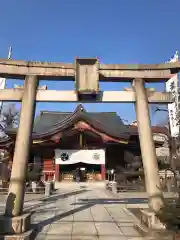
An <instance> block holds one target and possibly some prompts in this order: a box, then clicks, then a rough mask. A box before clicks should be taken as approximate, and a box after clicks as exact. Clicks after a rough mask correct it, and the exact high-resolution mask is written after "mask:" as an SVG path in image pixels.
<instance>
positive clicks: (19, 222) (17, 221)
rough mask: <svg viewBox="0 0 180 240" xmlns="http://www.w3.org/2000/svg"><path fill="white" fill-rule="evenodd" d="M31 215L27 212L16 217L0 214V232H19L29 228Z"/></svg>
mask: <svg viewBox="0 0 180 240" xmlns="http://www.w3.org/2000/svg"><path fill="white" fill-rule="evenodd" d="M30 220H31V215H30V214H29V213H27V214H23V215H21V216H18V217H12V218H10V217H6V216H0V234H14V233H16V234H21V233H24V232H26V231H28V230H29V229H30Z"/></svg>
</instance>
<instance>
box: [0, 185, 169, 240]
mask: <svg viewBox="0 0 180 240" xmlns="http://www.w3.org/2000/svg"><path fill="white" fill-rule="evenodd" d="M59 187H60V189H59V190H58V192H57V193H56V194H54V195H52V196H51V197H49V198H46V197H44V195H37V194H29V195H26V197H25V209H28V210H29V211H31V212H32V223H33V226H34V227H35V228H36V239H37V240H40V239H45V240H51V239H52V240H53V239H59V240H62V239H63V240H69V239H72V240H82V239H84V240H96V239H102V240H103V239H104V240H106V239H107V240H108V239H109V240H111V239H112V240H116V239H119V240H142V239H143V238H142V237H141V236H140V235H139V233H137V232H136V231H135V230H134V228H133V225H134V223H135V222H136V221H138V220H137V219H136V218H135V217H134V216H133V215H132V213H131V212H130V211H128V208H138V207H139V208H146V207H148V205H147V196H146V194H145V193H121V194H120V195H119V196H118V198H117V199H116V198H113V197H112V196H111V195H110V194H108V192H107V191H105V190H104V189H105V188H104V186H103V185H94V184H92V185H91V184H69V185H68V184H62V185H60V186H59ZM167 197H170V196H167ZM4 200H5V196H2V195H1V196H0V212H3V211H4V202H5V201H4Z"/></svg>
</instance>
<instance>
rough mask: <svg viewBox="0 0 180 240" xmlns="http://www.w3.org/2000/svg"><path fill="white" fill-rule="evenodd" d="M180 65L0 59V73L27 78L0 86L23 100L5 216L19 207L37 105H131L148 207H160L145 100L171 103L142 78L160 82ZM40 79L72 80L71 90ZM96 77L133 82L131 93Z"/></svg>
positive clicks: (6, 95) (2, 95) (1, 95)
mask: <svg viewBox="0 0 180 240" xmlns="http://www.w3.org/2000/svg"><path fill="white" fill-rule="evenodd" d="M179 69H180V62H176V63H164V64H154V65H153V64H149V65H143V64H142V65H138V64H134V65H133V64H129V65H125V64H100V63H99V61H98V59H97V58H87V59H86V58H77V59H75V63H74V64H69V63H51V62H31V61H19V60H17V61H14V60H6V59H0V77H6V78H16V79H17V78H18V79H25V86H24V88H23V89H4V90H0V101H1V100H2V101H22V108H21V115H20V124H19V129H18V132H17V137H16V144H15V152H14V158H13V166H12V173H11V181H10V187H9V193H8V199H7V204H6V213H5V214H6V216H10V217H11V216H19V215H21V214H22V211H23V202H24V189H25V177H26V168H27V164H28V157H29V146H30V145H31V134H32V128H33V119H34V110H35V103H36V102H37V101H41V102H78V101H81V102H109V103H110V102H111V103H112V102H113V103H114V102H116V103H117V102H118V103H122V102H124V103H135V106H136V107H135V108H136V115H137V122H138V129H139V139H140V146H141V153H142V160H143V166H144V171H145V179H146V190H147V193H148V195H149V205H150V206H151V207H152V208H153V209H154V210H155V211H158V210H159V208H160V207H161V206H162V205H163V200H162V192H161V190H160V180H159V175H158V165H157V159H156V153H155V146H154V142H153V138H152V133H151V125H150V117H149V109H148V103H158V104H161V103H162V104H167V103H170V102H172V96H171V93H167V92H155V91H147V89H146V88H145V82H163V81H167V80H168V79H170V78H171V77H172V75H173V74H175V73H177V72H178V71H179ZM41 79H52V80H59V81H60V80H62V79H63V80H70V81H75V90H74V91H57V90H38V81H39V80H41ZM99 81H104V82H111V81H116V82H126V81H128V82H132V86H133V91H101V90H100V89H99Z"/></svg>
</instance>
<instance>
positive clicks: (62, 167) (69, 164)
mask: <svg viewBox="0 0 180 240" xmlns="http://www.w3.org/2000/svg"><path fill="white" fill-rule="evenodd" d="M16 132H17V130H16V129H7V134H8V136H9V137H8V138H6V139H4V140H1V141H0V148H1V149H2V148H6V149H9V151H11V152H12V155H13V151H14V143H15V138H16ZM152 132H153V135H158V134H161V135H163V136H164V135H166V130H165V128H162V127H152ZM32 142H33V144H32V146H31V154H30V159H29V163H35V164H38V163H39V164H40V165H41V166H42V174H43V176H44V179H45V180H48V179H54V180H56V181H73V171H74V170H76V169H77V168H79V169H82V170H85V172H86V180H85V181H102V180H105V179H106V170H107V169H115V168H116V167H117V166H122V167H124V168H126V166H127V159H126V156H127V154H126V153H127V152H130V153H131V155H133V156H134V157H135V156H141V151H140V144H139V137H138V130H137V125H136V124H135V123H134V124H132V125H125V124H124V123H123V121H122V120H121V118H120V117H119V116H118V115H117V113H115V112H87V111H86V110H85V109H84V107H83V106H82V105H81V104H79V105H78V106H77V108H76V109H75V111H74V112H71V113H70V112H52V111H42V112H41V113H40V115H39V116H38V117H37V118H36V119H35V122H34V129H33V134H32ZM155 144H156V146H161V145H162V144H163V140H162V139H160V140H157V139H155Z"/></svg>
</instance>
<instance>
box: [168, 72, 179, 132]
mask: <svg viewBox="0 0 180 240" xmlns="http://www.w3.org/2000/svg"><path fill="white" fill-rule="evenodd" d="M166 91H167V92H171V93H172V95H173V103H170V104H168V112H169V122H170V130H171V136H172V137H177V136H178V135H179V127H180V126H179V117H178V111H179V109H178V96H179V93H178V74H176V75H174V76H173V77H172V78H171V79H169V80H168V81H167V82H166Z"/></svg>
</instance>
